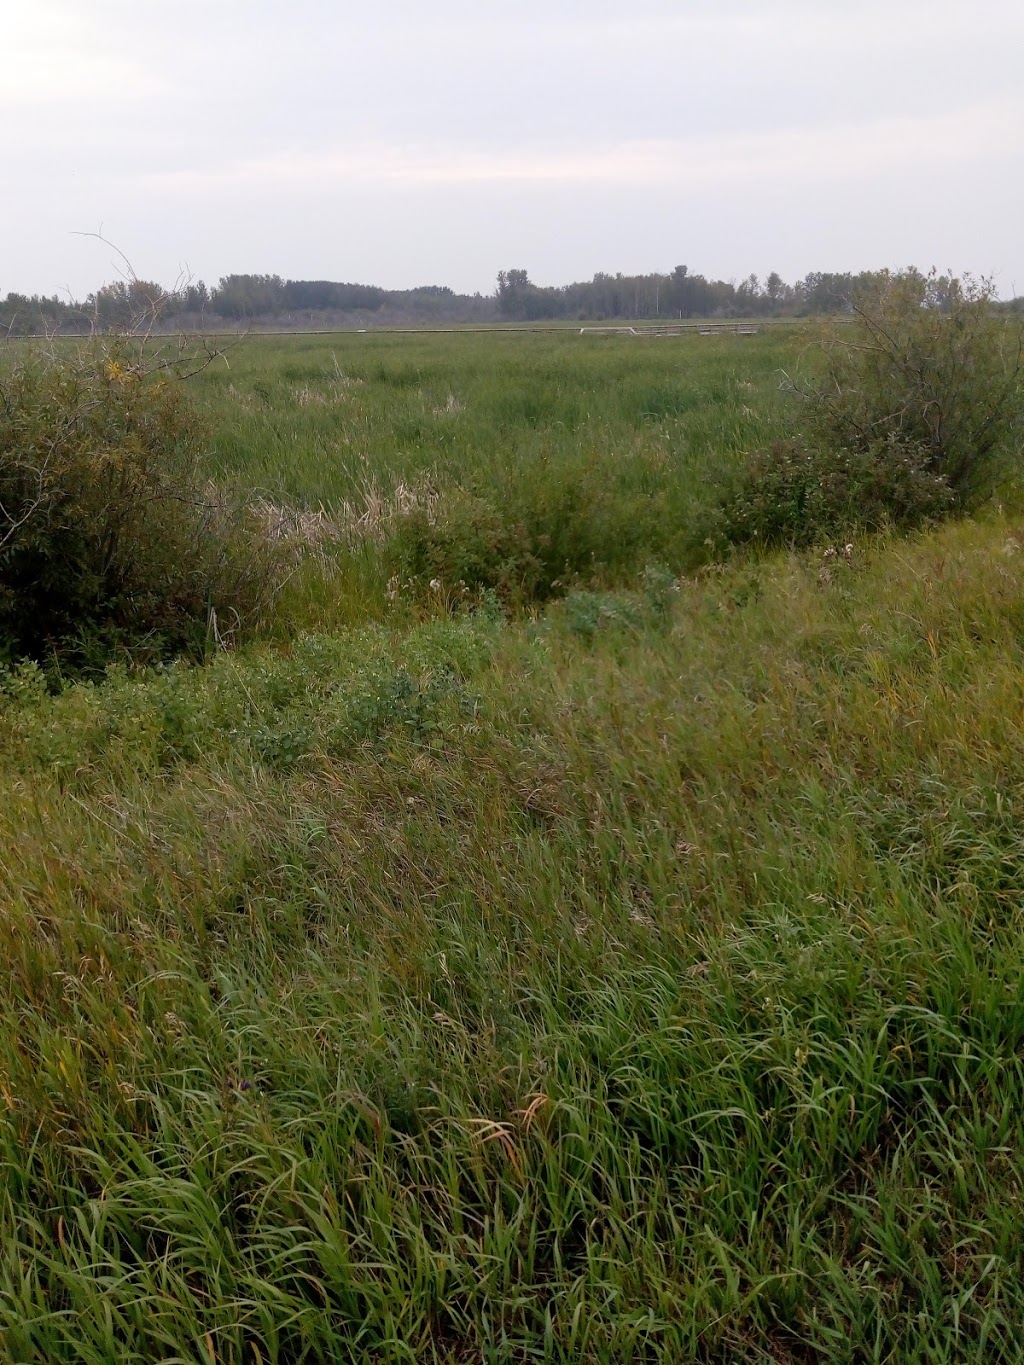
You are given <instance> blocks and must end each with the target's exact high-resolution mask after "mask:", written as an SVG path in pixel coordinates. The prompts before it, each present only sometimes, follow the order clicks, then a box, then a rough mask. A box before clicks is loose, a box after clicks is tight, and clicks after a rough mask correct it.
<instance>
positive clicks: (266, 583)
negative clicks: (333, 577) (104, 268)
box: [0, 339, 275, 664]
mask: <svg viewBox="0 0 1024 1365" xmlns="http://www.w3.org/2000/svg"><path fill="white" fill-rule="evenodd" d="M137 345H138V343H137V342H136V343H135V349H134V350H133V353H132V354H131V355H130V354H129V351H128V341H127V340H126V339H122V340H115V341H107V342H99V341H97V342H93V343H90V344H87V345H85V346H83V347H76V348H75V349H74V350H71V349H57V348H51V349H49V350H33V351H31V352H27V353H22V354H15V355H12V356H8V357H7V358H6V360H7V363H6V364H5V365H4V366H3V369H2V371H0V656H6V657H7V658H8V659H11V658H17V657H25V656H28V657H36V658H39V657H43V656H45V655H50V654H52V653H57V655H58V656H59V657H61V658H62V659H64V660H66V661H69V662H71V663H78V664H89V663H100V662H102V661H104V660H105V659H106V658H109V656H110V654H111V653H112V652H113V651H114V650H115V649H117V648H128V649H130V650H133V651H136V650H140V649H142V650H143V651H144V652H145V653H146V654H147V655H149V656H152V655H154V654H166V653H173V652H181V651H186V652H193V653H194V652H197V651H202V649H203V648H204V647H205V642H206V641H207V637H208V636H209V635H211V634H216V633H217V632H218V630H221V631H224V630H227V629H229V628H231V629H234V628H237V626H238V625H240V624H245V623H246V622H249V621H251V620H252V619H253V618H254V617H255V616H256V615H258V614H259V612H260V610H261V609H262V607H263V606H264V605H265V603H266V601H267V599H268V595H269V593H270V590H271V584H272V580H273V568H274V566H273V559H274V553H275V552H274V551H273V550H272V548H271V547H270V546H269V545H267V544H266V538H265V537H264V538H263V539H262V540H261V539H260V538H259V537H258V536H257V535H255V534H253V533H252V532H251V528H249V527H248V526H247V524H246V516H245V512H244V509H243V507H242V504H241V502H240V501H239V500H236V499H232V498H230V497H228V496H227V495H225V494H224V493H223V492H222V491H219V490H217V489H215V488H214V487H213V486H212V485H210V484H209V483H208V482H207V481H206V480H205V479H204V477H203V475H202V472H201V465H200V457H201V453H202V450H203V446H204V440H205V432H204V430H203V426H202V423H201V422H200V420H199V418H198V416H197V411H196V409H195V407H194V406H193V404H192V403H191V402H190V401H189V398H188V395H187V393H186V391H185V389H184V386H183V384H182V382H181V381H180V379H179V378H177V376H176V375H175V373H174V371H173V368H167V367H163V366H161V365H160V364H158V363H157V364H155V368H154V367H152V366H148V365H147V363H146V359H145V356H144V355H143V354H140V353H139V351H138V349H137ZM218 621H219V623H220V625H219V627H218Z"/></svg>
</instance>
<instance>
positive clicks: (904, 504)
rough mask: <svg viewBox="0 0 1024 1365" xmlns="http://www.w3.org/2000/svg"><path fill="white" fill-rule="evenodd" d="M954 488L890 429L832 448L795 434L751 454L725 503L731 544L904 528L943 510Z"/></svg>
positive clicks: (794, 542)
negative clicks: (859, 443) (865, 441)
mask: <svg viewBox="0 0 1024 1365" xmlns="http://www.w3.org/2000/svg"><path fill="white" fill-rule="evenodd" d="M953 503H954V494H953V491H952V489H951V488H950V486H949V484H948V483H947V481H946V480H945V478H944V477H943V476H942V475H941V474H936V473H934V472H933V471H932V467H931V461H930V459H929V456H928V452H927V451H926V450H924V449H923V448H922V447H920V446H916V445H906V444H901V443H900V442H899V441H897V440H896V439H894V438H892V437H890V438H889V439H888V440H882V441H876V442H874V443H873V444H872V445H869V446H868V447H867V448H866V449H860V450H858V449H852V450H851V449H841V450H834V449H830V448H827V447H823V446H820V445H808V444H806V443H805V442H803V441H801V440H798V439H790V440H782V441H776V442H775V444H774V445H772V446H771V447H770V448H769V449H767V450H759V451H755V452H754V453H753V454H752V455H749V456H748V457H747V460H746V464H745V466H744V468H743V471H742V473H741V475H740V478H739V481H738V483H737V485H736V487H735V489H734V490H733V491H732V493H731V494H730V495H729V497H728V499H727V501H726V504H725V506H724V509H723V524H722V527H721V532H722V535H723V536H724V538H725V540H726V541H727V542H728V543H731V544H745V543H748V542H752V541H757V542H759V543H761V544H765V545H791V546H795V547H798V546H806V545H813V544H815V543H821V542H825V541H828V540H832V539H835V538H836V537H839V536H843V535H845V534H847V533H848V532H851V531H853V530H855V529H860V530H877V529H879V528H881V527H883V526H897V527H901V528H904V529H909V528H911V527H914V526H919V525H921V524H922V523H924V522H928V521H935V520H938V519H939V518H940V517H942V516H944V515H945V514H946V513H948V511H949V510H950V508H951V507H952V506H953Z"/></svg>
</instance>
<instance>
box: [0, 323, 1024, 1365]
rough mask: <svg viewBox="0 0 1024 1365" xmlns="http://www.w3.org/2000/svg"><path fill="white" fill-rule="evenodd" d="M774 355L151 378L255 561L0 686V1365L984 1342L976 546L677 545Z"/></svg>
mask: <svg viewBox="0 0 1024 1365" xmlns="http://www.w3.org/2000/svg"><path fill="white" fill-rule="evenodd" d="M801 347H802V338H801V336H800V335H799V334H797V333H792V334H790V333H782V332H780V333H779V334H772V335H761V336H757V337H708V338H700V337H690V338H681V339H668V338H663V339H633V338H601V339H597V338H581V337H578V336H577V337H571V336H564V337H552V336H536V337H527V336H515V335H509V336H502V335H497V336H487V337H486V338H481V337H468V336H465V337H464V336H454V337H444V338H396V337H375V336H370V335H368V336H365V337H363V336H360V337H352V338H344V339H333V338H331V339H326V338H317V339H296V340H288V341H281V340H277V341H273V342H270V341H267V340H262V341H260V340H255V339H254V340H253V341H251V342H248V343H246V344H245V345H244V346H242V347H240V348H239V349H237V350H235V351H233V352H232V353H231V354H230V355H229V357H228V360H227V363H225V362H224V361H220V362H218V363H217V364H215V365H214V366H213V367H211V368H210V369H209V370H208V371H207V372H206V373H205V374H204V375H203V376H202V377H201V379H200V381H199V383H200V388H199V397H200V400H201V402H202V403H203V404H205V405H207V406H208V407H209V409H210V412H211V416H212V418H213V420H214V423H215V428H216V431H215V439H214V447H213V457H212V459H213V463H212V466H211V470H212V472H215V473H216V474H217V475H218V476H221V477H228V476H230V477H233V478H240V479H242V480H243V481H244V482H245V484H246V485H247V486H248V487H249V488H251V489H252V490H254V491H258V492H259V493H261V494H262V495H263V496H264V497H265V498H266V499H267V500H268V501H269V502H271V503H273V504H275V505H277V506H280V507H282V508H288V509H290V511H289V515H291V516H292V517H293V520H294V525H295V526H296V527H297V528H298V530H299V532H300V538H301V536H302V535H305V538H306V540H307V541H309V542H311V544H312V552H311V553H310V554H309V555H308V557H307V558H306V559H305V560H304V561H303V562H301V563H298V562H297V564H296V569H295V573H294V576H293V578H292V580H291V582H290V583H289V585H288V587H287V589H286V590H285V592H284V593H283V594H282V596H281V598H280V599H279V602H278V613H277V618H276V620H275V621H274V622H273V623H272V624H271V626H270V628H269V630H268V633H267V635H266V636H265V638H263V639H262V640H256V641H252V642H250V643H248V644H246V645H245V646H244V647H242V648H238V649H236V650H231V651H223V652H219V653H216V654H215V655H214V656H213V657H212V658H211V660H210V662H209V663H207V664H206V665H205V666H204V667H201V668H187V667H184V666H176V667H166V668H162V669H159V670H150V671H144V672H135V671H130V670H128V669H127V668H124V667H120V668H115V669H112V670H110V671H109V672H108V674H107V675H106V677H105V678H103V679H102V680H100V681H98V682H96V683H92V684H84V683H83V684H78V685H74V686H69V687H67V688H66V689H64V690H63V691H62V692H60V693H59V694H57V695H53V693H52V690H51V689H48V688H47V685H46V680H45V679H44V678H43V676H42V674H40V673H39V672H38V670H35V669H33V668H31V667H25V668H22V669H21V670H19V671H17V672H15V673H12V674H8V675H6V676H5V678H4V680H3V683H2V694H0V905H2V914H0V936H2V937H0V945H2V946H0V953H2V962H3V966H4V972H3V975H2V978H0V1017H2V1028H0V1101H2V1104H0V1163H2V1166H3V1172H4V1180H3V1195H4V1200H3V1206H2V1209H0V1237H2V1248H0V1355H2V1357H3V1358H4V1359H5V1360H10V1361H12V1362H13V1361H17V1362H21V1361H26V1362H27V1361H37V1362H49V1361H59V1362H63V1361H75V1362H89V1363H90V1365H100V1363H101V1362H102V1363H106V1362H129V1361H137V1362H151V1361H163V1362H189V1365H193V1363H198V1362H202V1365H212V1363H213V1362H231V1363H232V1365H243V1362H244V1365H253V1363H255V1365H258V1363H259V1362H270V1361H274V1362H279V1363H280V1365H292V1362H300V1361H310V1362H313V1361H317V1362H320V1361H323V1362H329V1361H330V1362H333V1361H348V1360H352V1361H366V1362H381V1363H382V1365H383V1362H416V1363H417V1365H418V1363H419V1362H438V1363H439V1365H440V1363H441V1362H450V1363H451V1365H456V1362H458V1363H459V1365H468V1362H477V1361H480V1362H490V1363H493V1365H499V1363H500V1365H506V1363H508V1365H512V1363H513V1362H515V1363H516V1365H519V1363H520V1362H523V1363H525V1362H529V1361H550V1362H566V1363H567V1365H568V1362H605V1363H606V1365H618V1362H627V1361H635V1362H655V1361H657V1362H681V1361H689V1360H695V1361H706V1362H723V1363H724V1362H765V1363H767V1362H779V1363H782V1362H794V1363H795V1362H801V1365H802V1363H803V1362H810V1361H822V1362H825V1361H830V1362H831V1361H841V1362H850V1365H853V1363H854V1362H883V1361H905V1360H906V1361H928V1362H936V1363H937V1362H950V1365H953V1363H954V1362H964V1361H976V1362H986V1363H987V1362H992V1361H1017V1360H1019V1359H1020V1352H1021V1347H1020V1342H1021V1339H1022V1336H1024V1254H1022V1253H1024V1239H1022V1228H1024V1218H1022V1203H1021V1200H1022V1187H1024V1133H1022V1125H1024V937H1022V933H1021V930H1022V917H1024V899H1022V896H1024V884H1022V878H1024V832H1022V831H1024V824H1022V812H1024V728H1022V725H1021V717H1022V704H1024V643H1022V642H1024V526H1022V524H1021V520H1020V519H1019V518H1018V516H1017V515H1016V514H1015V513H1009V512H1006V511H1004V510H1002V509H999V508H997V507H992V508H991V509H989V510H987V511H986V512H985V513H984V514H983V515H982V516H980V517H979V518H978V519H976V520H967V521H961V522H956V523H949V524H947V525H945V526H943V527H941V528H939V529H936V530H933V531H929V532H927V533H921V534H918V535H916V536H913V537H909V538H903V539H899V538H895V537H890V536H880V537H877V538H873V539H872V538H866V537H865V538H863V539H859V540H857V541H856V542H855V543H853V545H852V547H851V548H850V549H849V550H845V549H844V548H843V547H840V550H839V553H835V547H828V546H821V547H818V548H817V549H815V550H813V551H809V552H807V553H805V554H802V555H792V554H790V555H786V554H778V555H773V556H750V555H748V556H745V557H742V558H736V557H732V558H729V559H727V560H723V559H722V556H721V555H720V553H719V552H718V550H717V548H716V541H715V526H716V523H715V509H716V505H717V499H718V497H719V495H720V492H721V490H722V489H723V488H725V487H727V486H728V484H729V480H730V478H731V477H732V471H733V468H734V464H735V456H736V454H737V453H738V452H739V451H741V450H743V449H745V448H748V447H750V446H752V445H758V444H764V443H766V442H767V441H769V440H770V439H771V438H772V437H773V436H775V435H776V434H778V433H780V432H781V431H783V430H784V429H785V423H786V420H787V409H786V407H785V405H784V403H783V400H782V397H781V396H780V393H779V385H780V379H781V372H782V371H790V370H792V368H793V367H794V366H795V365H797V364H798V363H799V356H800V351H801ZM321 507H322V508H323V509H324V512H325V517H324V518H323V519H322V520H323V521H326V522H329V523H330V525H331V527H332V528H333V531H332V535H331V537H330V538H328V539H327V540H326V541H321V540H319V539H318V534H319V533H318V532H317V531H316V528H317V527H319V526H321V525H322V522H321V520H320V519H318V518H317V517H313V518H312V519H310V520H308V521H303V519H302V514H303V510H305V511H306V512H307V513H308V512H310V511H313V512H315V511H316V510H317V509H319V508H321ZM396 507H397V508H398V509H399V511H401V509H402V508H405V509H406V511H408V510H409V508H410V507H411V508H412V512H413V513H414V514H415V512H416V509H417V508H420V509H422V508H423V507H429V509H430V516H429V517H427V518H425V520H424V523H423V525H421V526H420V527H419V532H417V534H419V535H420V539H419V540H416V539H415V537H412V538H410V534H409V533H408V531H407V530H406V529H403V527H404V520H403V517H402V516H401V515H399V516H396V515H395V509H396ZM407 519H408V518H405V520H407ZM428 523H429V528H430V529H431V532H432V534H433V536H434V538H433V539H432V540H430V542H429V544H428V545H426V548H424V544H425V542H424V541H423V537H424V536H425V535H426V531H425V530H424V526H426V525H428ZM438 525H440V526H441V528H442V530H446V535H447V538H445V536H440V533H439V532H437V527H438ZM523 528H525V529H523ZM447 532H450V534H447ZM474 537H475V539H474ZM545 538H546V541H547V543H545ZM709 542H710V543H709ZM467 544H471V548H472V554H470V553H468V552H465V553H462V556H461V558H460V554H459V551H460V547H461V549H462V551H465V546H466V545H467ZM428 551H429V554H428ZM830 551H831V552H830ZM417 554H420V556H421V559H420V560H417V559H416V555H417ZM424 555H426V556H427V558H423V556H424ZM430 555H433V556H434V558H433V559H431V558H430V557H429V556H430ZM446 555H447V556H448V558H447V559H446V558H445V556H446ZM517 556H518V558H517ZM545 556H546V558H545ZM527 561H529V564H530V565H531V566H532V565H534V564H535V563H541V562H543V565H545V566H546V567H545V568H544V572H543V573H541V572H540V570H535V569H534V568H533V567H530V568H529V571H527V569H525V568H524V567H523V565H524V564H526V562H527ZM496 563H497V564H498V568H499V569H500V573H498V574H497V576H496V577H494V583H493V584H492V583H491V581H490V579H489V578H488V574H491V572H492V569H493V568H494V565H495V564H496ZM510 566H511V567H510ZM559 566H562V567H559ZM417 567H418V568H419V569H421V570H422V572H421V573H420V575H419V577H417V576H416V574H415V572H414V571H415V570H416V569H417ZM446 567H450V569H451V572H450V573H448V574H447V576H445V575H444V573H442V572H441V569H445V568H446ZM460 572H461V577H460V576H459V574H460ZM428 573H429V574H431V575H434V577H433V581H434V583H435V584H436V586H434V587H431V585H430V581H428V580H427V574H428ZM474 575H475V576H474ZM530 575H532V576H530ZM492 576H493V575H492ZM460 584H465V588H464V590H463V588H462V587H461V586H460ZM524 585H527V586H529V588H530V593H529V594H528V593H527V592H526V586H524ZM516 588H518V590H519V596H518V598H517V597H516V593H515V591H513V590H514V589H516Z"/></svg>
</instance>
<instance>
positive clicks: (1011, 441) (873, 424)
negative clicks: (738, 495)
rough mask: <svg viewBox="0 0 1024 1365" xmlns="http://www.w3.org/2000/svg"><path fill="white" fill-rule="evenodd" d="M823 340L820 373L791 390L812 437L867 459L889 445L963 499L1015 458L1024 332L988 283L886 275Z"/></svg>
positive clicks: (1023, 404)
mask: <svg viewBox="0 0 1024 1365" xmlns="http://www.w3.org/2000/svg"><path fill="white" fill-rule="evenodd" d="M852 307H853V313H852V316H851V318H850V319H849V320H848V321H838V322H833V323H831V324H829V328H828V330H827V332H826V333H825V335H824V336H823V338H822V342H821V350H822V353H823V356H824V362H825V365H824V377H823V379H822V380H820V381H816V382H815V383H813V384H811V385H808V386H806V387H804V386H799V385H798V386H795V387H796V388H797V390H798V392H801V393H802V395H803V396H804V397H805V398H806V399H807V400H808V403H807V411H806V419H807V427H808V430H809V432H810V434H811V436H812V438H813V439H815V440H820V441H821V442H823V443H824V444H826V445H828V446H831V447H832V448H833V449H837V450H842V451H850V452H854V453H858V454H867V453H870V452H872V451H876V450H878V449H879V448H880V443H888V446H889V449H891V450H895V449H897V448H903V449H905V450H907V451H908V452H911V453H912V457H913V459H914V461H915V462H920V463H922V464H923V468H924V469H925V470H926V471H927V472H928V473H931V474H934V475H939V476H941V477H942V478H943V479H944V480H945V481H946V483H947V484H948V486H949V488H950V489H951V490H952V491H953V493H954V494H955V495H956V498H957V499H958V500H959V501H961V502H963V501H966V500H970V499H971V498H973V497H975V496H976V495H978V494H979V493H980V492H983V491H984V490H985V489H986V488H987V487H988V486H989V485H990V484H991V481H992V478H993V475H994V473H995V470H996V466H997V464H998V460H999V457H1000V455H1003V454H1006V453H1009V452H1012V451H1013V449H1014V446H1015V443H1016V441H1017V440H1019V437H1020V434H1021V430H1022V412H1024V391H1022V378H1024V328H1022V325H1021V321H1020V319H1018V318H1013V317H1010V316H1008V315H1006V314H1001V313H999V312H998V311H997V310H996V308H995V306H994V298H993V290H992V286H991V285H990V284H989V283H988V282H987V281H984V280H981V281H978V280H973V279H971V278H970V277H967V278H965V279H963V280H958V279H951V278H948V277H945V276H941V277H940V276H938V275H936V273H935V272H934V271H933V272H932V273H931V274H930V275H927V276H926V275H921V274H920V273H919V272H917V271H913V270H910V271H905V272H902V273H897V274H887V275H884V276H883V277H882V280H881V283H880V285H879V287H878V289H877V290H876V291H875V292H873V293H871V294H867V295H863V296H861V297H859V298H858V299H856V300H855V301H854V302H853V304H852Z"/></svg>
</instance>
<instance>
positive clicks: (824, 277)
mask: <svg viewBox="0 0 1024 1365" xmlns="http://www.w3.org/2000/svg"><path fill="white" fill-rule="evenodd" d="M886 273H887V272H885V271H861V272H859V273H853V272H850V271H845V272H842V273H838V272H828V271H812V272H811V273H810V274H808V275H805V276H804V277H803V279H799V280H797V281H795V282H794V283H792V284H789V283H787V282H786V281H785V280H783V279H782V277H781V276H780V275H779V274H778V273H777V272H775V271H772V272H771V273H770V274H769V275H767V276H766V277H765V279H764V280H761V279H759V278H758V276H757V275H748V276H747V277H746V278H745V279H743V280H740V281H738V282H737V281H736V280H716V279H709V278H707V277H706V276H705V275H702V274H699V273H695V272H692V271H690V270H689V268H688V267H687V266H685V265H679V266H676V267H675V269H674V270H672V271H671V272H669V273H666V274H661V273H657V272H656V273H653V274H647V275H623V274H621V273H619V274H615V275H611V274H605V273H604V272H598V273H597V274H596V275H595V276H594V277H593V279H591V280H582V281H577V282H576V283H573V284H565V285H537V284H534V283H533V281H532V280H531V279H530V277H529V274H528V272H527V271H526V270H522V269H513V270H501V271H499V272H498V278H497V287H496V288H495V290H494V292H493V294H486V295H485V294H479V293H477V294H457V293H455V291H454V290H452V289H451V288H449V287H448V286H447V285H422V286H420V287H418V288H415V289H401V290H395V289H384V288H382V287H380V286H379V285H371V284H351V283H341V282H338V281H335V280H288V279H282V277H281V276H280V275H256V274H250V275H225V276H223V277H222V278H221V280H220V281H219V282H218V284H216V285H215V286H214V287H212V288H210V287H208V286H207V285H206V284H205V283H204V282H203V281H202V280H196V281H192V280H190V281H188V282H186V283H184V284H181V285H179V286H177V287H175V288H173V289H165V288H164V287H163V286H161V285H159V284H156V283H154V282H153V281H150V280H139V279H135V278H131V279H121V280H116V281H114V282H113V283H111V284H105V285H103V286H102V288H100V289H97V290H96V291H95V293H92V294H89V295H88V296H87V298H85V299H84V300H82V301H76V300H73V299H67V300H65V299H62V298H60V297H59V296H57V295H53V296H51V297H46V296H42V295H31V296H30V295H26V294H18V293H9V294H8V295H7V296H6V298H3V299H0V329H2V330H3V331H4V332H7V333H9V334H13V335H24V334H34V335H38V334H45V333H51V332H57V331H60V332H70V333H83V332H89V331H97V330H98V331H118V330H124V329H126V328H131V327H136V326H139V325H142V326H146V325H152V326H155V327H157V328H161V329H163V328H166V329H177V328H203V327H205V328H211V329H212V328H216V327H217V326H218V325H226V326H232V327H234V326H238V325H240V324H246V323H255V324H256V325H274V326H279V327H281V326H288V327H296V328H311V327H316V326H338V325H346V324H348V325H353V326H354V325H359V324H364V323H365V324H367V325H371V326H372V325H374V324H376V325H378V326H384V325H392V326H395V325H401V324H405V323H431V322H433V323H436V324H442V323H443V324H447V323H458V322H476V323H486V322H499V321H508V322H540V321H572V322H606V321H612V320H632V321H636V320H640V319H645V320H646V319H654V320H657V319H662V320H665V321H672V320H682V319H687V318H694V319H711V318H760V317H806V316H810V315H815V314H833V313H841V312H844V311H849V310H851V309H852V308H853V306H854V304H855V302H856V299H857V297H858V295H859V294H862V293H865V292H869V291H871V290H873V289H877V287H878V284H879V282H880V280H881V279H882V278H883V277H884V276H885V275H886ZM904 273H906V274H909V275H911V276H917V277H918V278H919V279H920V280H921V288H922V302H923V303H928V304H929V305H930V306H937V307H948V306H949V305H950V302H951V300H950V291H951V290H952V289H953V288H954V286H955V280H952V278H951V277H949V276H945V275H939V274H937V273H935V272H931V273H930V274H928V275H924V274H922V273H921V272H919V271H916V270H914V269H913V268H911V269H910V270H909V271H908V272H904ZM1002 306H1003V307H1006V308H1013V309H1018V310H1019V309H1020V308H1021V307H1022V306H1024V299H1014V300H1011V301H1010V302H1009V303H1007V304H1004V305H1002Z"/></svg>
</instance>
